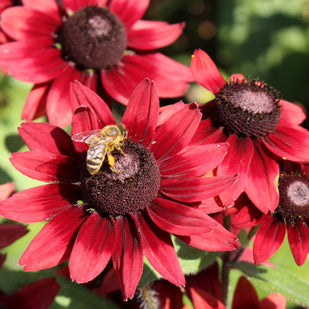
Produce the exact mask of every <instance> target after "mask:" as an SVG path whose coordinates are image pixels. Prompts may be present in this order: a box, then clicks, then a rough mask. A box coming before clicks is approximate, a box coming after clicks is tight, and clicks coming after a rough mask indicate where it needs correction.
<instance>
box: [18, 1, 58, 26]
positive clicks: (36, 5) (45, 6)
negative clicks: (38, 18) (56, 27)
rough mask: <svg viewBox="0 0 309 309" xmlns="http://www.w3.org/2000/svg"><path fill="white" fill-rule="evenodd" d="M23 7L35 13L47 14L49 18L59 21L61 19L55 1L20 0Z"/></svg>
mask: <svg viewBox="0 0 309 309" xmlns="http://www.w3.org/2000/svg"><path fill="white" fill-rule="evenodd" d="M22 2H23V5H24V6H25V7H29V8H33V9H35V10H36V11H39V12H43V13H46V12H48V13H49V15H50V16H49V17H50V18H52V17H53V18H59V20H60V21H61V17H60V14H59V7H58V4H57V2H56V1H48V2H47V1H46V0H22Z"/></svg>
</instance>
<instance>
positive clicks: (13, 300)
mask: <svg viewBox="0 0 309 309" xmlns="http://www.w3.org/2000/svg"><path fill="white" fill-rule="evenodd" d="M59 290H60V284H59V283H58V282H57V281H56V278H54V277H47V278H42V279H39V280H36V281H34V282H31V283H29V284H27V285H26V286H24V287H22V288H21V289H19V290H18V291H17V292H16V293H14V294H13V295H10V297H9V298H8V299H7V301H5V302H4V306H5V308H11V309H14V308H21V307H22V308H32V309H36V308H37V309H38V308H42V309H43V308H50V305H51V304H52V303H53V301H54V298H55V297H56V295H57V293H58V291H59ZM1 305H2V303H1Z"/></svg>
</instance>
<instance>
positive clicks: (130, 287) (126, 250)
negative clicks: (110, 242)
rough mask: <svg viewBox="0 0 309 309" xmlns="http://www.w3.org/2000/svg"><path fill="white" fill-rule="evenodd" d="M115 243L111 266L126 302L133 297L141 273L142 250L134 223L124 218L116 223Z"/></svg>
mask: <svg viewBox="0 0 309 309" xmlns="http://www.w3.org/2000/svg"><path fill="white" fill-rule="evenodd" d="M135 221H136V219H135ZM116 243H117V245H116V250H115V252H114V254H113V265H114V269H115V272H116V275H117V278H118V281H119V284H120V286H121V291H122V295H123V298H124V300H127V299H128V298H132V297H133V296H134V293H135V290H136V288H137V284H138V282H139V280H140V278H141V275H142V272H143V248H142V244H141V239H140V236H139V233H138V231H137V227H136V226H135V223H134V222H132V221H131V220H129V219H128V218H126V217H123V219H118V220H117V221H116Z"/></svg>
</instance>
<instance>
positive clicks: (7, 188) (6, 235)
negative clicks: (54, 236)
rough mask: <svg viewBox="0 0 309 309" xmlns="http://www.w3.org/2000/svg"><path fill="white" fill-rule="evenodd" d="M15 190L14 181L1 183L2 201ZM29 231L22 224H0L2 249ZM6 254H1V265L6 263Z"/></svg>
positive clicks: (0, 244) (0, 193) (0, 247)
mask: <svg viewBox="0 0 309 309" xmlns="http://www.w3.org/2000/svg"><path fill="white" fill-rule="evenodd" d="M14 192H15V187H14V184H13V182H8V183H5V184H3V185H0V201H4V200H5V199H7V198H9V197H10V196H11V195H12V194H13V193H14ZM27 232H28V230H27V228H26V227H25V226H24V225H21V224H12V223H9V224H0V249H3V248H5V247H7V246H9V245H10V244H12V243H13V242H14V241H16V240H17V239H19V238H20V237H22V236H24V235H25V234H26V233H27ZM5 258H6V254H0V267H1V266H2V264H3V263H4V261H5Z"/></svg>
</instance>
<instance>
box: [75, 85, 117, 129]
mask: <svg viewBox="0 0 309 309" xmlns="http://www.w3.org/2000/svg"><path fill="white" fill-rule="evenodd" d="M70 100H71V106H72V110H73V111H74V115H73V122H72V135H73V134H75V133H79V132H83V131H90V130H96V129H102V128H103V127H105V126H106V125H109V124H116V120H115V118H114V116H113V114H112V112H111V111H110V109H109V107H108V106H107V105H106V104H105V102H104V101H103V100H102V99H101V98H100V97H99V96H98V95H97V94H96V93H95V92H94V91H92V90H90V89H89V88H88V87H86V86H84V85H82V84H81V83H80V82H77V81H76V82H75V83H72V84H71V93H70Z"/></svg>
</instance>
